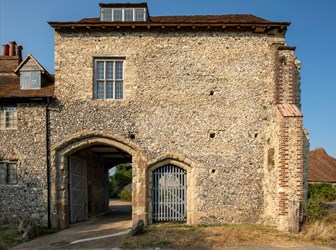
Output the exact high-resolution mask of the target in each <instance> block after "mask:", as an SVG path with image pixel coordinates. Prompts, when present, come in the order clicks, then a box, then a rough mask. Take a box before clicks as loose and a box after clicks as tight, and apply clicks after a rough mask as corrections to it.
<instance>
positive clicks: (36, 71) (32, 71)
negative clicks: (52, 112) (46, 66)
mask: <svg viewBox="0 0 336 250" xmlns="http://www.w3.org/2000/svg"><path fill="white" fill-rule="evenodd" d="M22 73H30V80H31V78H32V76H31V74H32V73H39V74H38V81H39V82H38V83H39V86H38V87H36V88H33V87H31V81H30V83H29V84H30V86H29V87H26V86H25V85H23V82H22V81H23V77H22V75H21V74H22ZM41 75H42V74H41V71H40V70H29V71H20V89H41V78H42V77H41Z"/></svg>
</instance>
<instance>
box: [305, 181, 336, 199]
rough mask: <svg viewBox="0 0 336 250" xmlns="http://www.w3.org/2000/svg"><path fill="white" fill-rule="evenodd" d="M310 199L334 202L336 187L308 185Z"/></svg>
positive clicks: (326, 184) (316, 184)
mask: <svg viewBox="0 0 336 250" xmlns="http://www.w3.org/2000/svg"><path fill="white" fill-rule="evenodd" d="M308 199H319V200H322V201H333V200H334V199H336V187H334V186H333V185H331V184H329V183H312V184H309V185H308Z"/></svg>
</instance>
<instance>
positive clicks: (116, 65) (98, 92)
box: [94, 58, 124, 99]
mask: <svg viewBox="0 0 336 250" xmlns="http://www.w3.org/2000/svg"><path fill="white" fill-rule="evenodd" d="M94 75H95V80H94V98H95V99H123V98H124V60H123V59H117V58H116V59H113V58H111V59H95V60H94Z"/></svg>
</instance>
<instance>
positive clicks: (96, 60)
mask: <svg viewBox="0 0 336 250" xmlns="http://www.w3.org/2000/svg"><path fill="white" fill-rule="evenodd" d="M99 62H103V63H104V79H98V78H97V74H98V69H97V63H99ZM107 62H113V79H106V63H107ZM116 62H121V63H122V79H116V66H115V63H116ZM93 64H94V65H93V67H94V70H93V71H94V86H93V89H94V93H93V99H95V100H116V101H120V100H125V57H95V58H94V63H93ZM99 81H102V82H104V98H98V82H99ZM108 81H111V82H112V86H113V97H112V98H106V93H107V91H106V83H107V82H108ZM118 81H122V91H123V94H122V98H116V82H118Z"/></svg>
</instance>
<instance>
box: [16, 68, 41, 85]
mask: <svg viewBox="0 0 336 250" xmlns="http://www.w3.org/2000/svg"><path fill="white" fill-rule="evenodd" d="M20 88H21V89H40V88H41V71H21V72H20Z"/></svg>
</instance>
